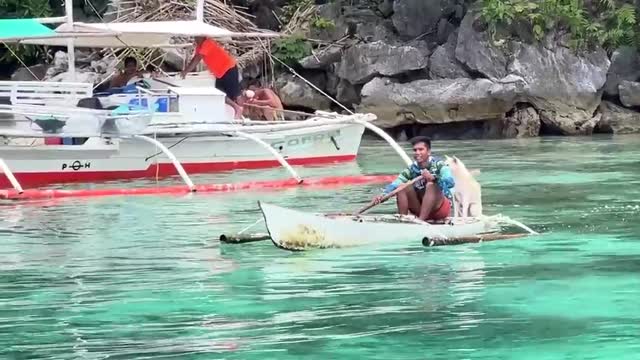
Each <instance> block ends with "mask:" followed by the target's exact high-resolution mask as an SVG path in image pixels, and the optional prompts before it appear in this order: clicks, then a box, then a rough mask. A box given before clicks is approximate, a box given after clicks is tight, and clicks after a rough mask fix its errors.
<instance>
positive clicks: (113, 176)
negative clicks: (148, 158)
mask: <svg viewBox="0 0 640 360" xmlns="http://www.w3.org/2000/svg"><path fill="white" fill-rule="evenodd" d="M355 158H356V155H339V156H322V157H310V158H296V159H291V160H287V162H288V163H289V164H291V165H316V164H328V163H337V162H346V161H353V160H355ZM279 166H282V165H280V163H279V162H278V161H277V160H249V161H231V162H212V163H183V164H182V167H183V168H184V170H185V171H186V172H187V174H189V175H191V174H205V173H214V172H219V171H228V170H235V169H266V168H273V167H279ZM173 175H178V171H176V168H175V167H174V166H173V164H171V163H169V164H158V165H156V164H153V165H150V166H149V167H148V168H147V169H146V170H132V171H82V172H69V171H65V172H61V171H59V172H30V173H14V176H15V177H16V179H17V180H18V182H19V183H20V185H22V187H23V188H28V187H36V186H44V185H50V184H61V183H82V182H86V183H90V182H100V181H112V180H131V179H141V178H155V177H156V176H157V177H159V178H162V177H167V176H173ZM3 188H4V189H8V188H12V186H11V183H10V182H9V179H7V177H6V176H4V174H1V173H0V189H3Z"/></svg>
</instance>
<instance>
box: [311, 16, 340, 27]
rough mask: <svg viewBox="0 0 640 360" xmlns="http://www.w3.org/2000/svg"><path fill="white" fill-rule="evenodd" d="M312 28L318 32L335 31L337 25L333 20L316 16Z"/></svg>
mask: <svg viewBox="0 0 640 360" xmlns="http://www.w3.org/2000/svg"><path fill="white" fill-rule="evenodd" d="M311 26H313V27H314V28H316V29H318V30H324V29H326V30H333V29H334V28H335V27H336V24H335V23H334V22H333V20H331V19H327V18H325V17H322V16H316V17H315V18H314V19H313V21H311Z"/></svg>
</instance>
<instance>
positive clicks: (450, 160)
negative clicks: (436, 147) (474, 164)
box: [444, 155, 480, 176]
mask: <svg viewBox="0 0 640 360" xmlns="http://www.w3.org/2000/svg"><path fill="white" fill-rule="evenodd" d="M444 159H445V160H444V162H445V164H447V165H448V166H449V168H450V169H451V172H453V175H454V176H458V175H463V174H469V175H471V176H477V175H479V174H480V170H479V169H473V170H469V169H467V166H466V165H465V164H464V163H463V162H462V160H460V159H458V158H457V157H456V156H454V157H449V156H448V155H445V156H444Z"/></svg>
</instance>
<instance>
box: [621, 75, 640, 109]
mask: <svg viewBox="0 0 640 360" xmlns="http://www.w3.org/2000/svg"><path fill="white" fill-rule="evenodd" d="M618 90H619V91H620V101H621V102H622V104H623V105H624V106H626V107H634V106H640V83H639V82H634V81H627V80H622V81H621V82H620V85H618Z"/></svg>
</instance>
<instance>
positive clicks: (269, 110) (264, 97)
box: [244, 85, 284, 121]
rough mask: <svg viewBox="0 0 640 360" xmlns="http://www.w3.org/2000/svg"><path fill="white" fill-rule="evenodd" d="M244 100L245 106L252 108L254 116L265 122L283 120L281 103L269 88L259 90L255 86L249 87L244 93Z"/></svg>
mask: <svg viewBox="0 0 640 360" xmlns="http://www.w3.org/2000/svg"><path fill="white" fill-rule="evenodd" d="M244 98H245V99H247V100H246V101H245V104H247V105H248V106H247V107H253V106H251V105H256V106H255V107H253V108H254V109H255V110H256V111H255V113H256V114H259V116H260V117H261V118H263V119H264V120H267V121H275V120H283V119H284V118H283V116H282V110H283V109H284V107H283V106H282V101H280V97H278V94H276V93H275V92H274V91H273V90H271V89H269V88H259V87H258V86H256V85H250V86H249V88H248V90H246V91H245V92H244Z"/></svg>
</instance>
